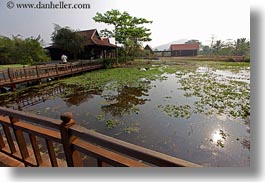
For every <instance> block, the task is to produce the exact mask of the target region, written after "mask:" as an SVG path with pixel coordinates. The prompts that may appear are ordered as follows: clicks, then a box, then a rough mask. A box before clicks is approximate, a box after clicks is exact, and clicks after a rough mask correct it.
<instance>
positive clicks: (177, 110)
mask: <svg viewBox="0 0 265 182" xmlns="http://www.w3.org/2000/svg"><path fill="white" fill-rule="evenodd" d="M190 108H191V107H190V106H189V105H180V106H176V105H166V106H162V105H158V109H159V110H160V111H163V112H165V113H166V114H167V115H169V116H172V117H176V118H186V119H188V118H190V116H191V113H190Z"/></svg>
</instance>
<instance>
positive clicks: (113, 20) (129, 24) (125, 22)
mask: <svg viewBox="0 0 265 182" xmlns="http://www.w3.org/2000/svg"><path fill="white" fill-rule="evenodd" d="M93 19H94V20H95V22H100V23H106V24H108V25H113V26H114V29H113V30H109V29H105V30H102V31H101V33H102V34H103V35H105V36H107V37H109V38H115V42H116V44H122V45H123V46H124V49H125V56H126V57H127V55H129V54H130V52H131V51H132V50H133V49H136V48H137V47H138V46H139V45H140V44H141V43H142V42H147V41H151V40H152V39H151V38H150V35H151V32H150V29H148V28H146V27H144V26H143V24H147V23H152V21H149V20H147V19H145V18H137V17H133V16H131V15H129V13H127V12H120V11H119V10H110V11H107V12H105V13H103V14H102V13H97V14H96V16H95V17H93Z"/></svg>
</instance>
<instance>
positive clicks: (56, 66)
mask: <svg viewBox="0 0 265 182" xmlns="http://www.w3.org/2000/svg"><path fill="white" fill-rule="evenodd" d="M55 68H56V75H57V76H58V75H59V73H58V65H57V64H56V65H55Z"/></svg>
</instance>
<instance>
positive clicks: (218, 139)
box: [210, 129, 229, 148]
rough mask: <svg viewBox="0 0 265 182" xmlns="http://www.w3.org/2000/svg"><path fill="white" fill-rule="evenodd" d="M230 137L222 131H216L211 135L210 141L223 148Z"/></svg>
mask: <svg viewBox="0 0 265 182" xmlns="http://www.w3.org/2000/svg"><path fill="white" fill-rule="evenodd" d="M228 136H229V134H227V133H225V132H224V130H222V129H219V130H215V131H214V132H213V133H212V135H211V139H210V141H211V142H213V143H214V144H216V145H217V146H219V147H222V148H223V147H224V146H225V145H224V144H225V142H226V140H227V137H228Z"/></svg>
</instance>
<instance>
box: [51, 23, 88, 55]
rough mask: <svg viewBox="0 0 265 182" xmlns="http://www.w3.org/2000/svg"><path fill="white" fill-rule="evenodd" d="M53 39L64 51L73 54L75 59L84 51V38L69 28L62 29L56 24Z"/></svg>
mask: <svg viewBox="0 0 265 182" xmlns="http://www.w3.org/2000/svg"><path fill="white" fill-rule="evenodd" d="M51 39H52V41H53V43H54V44H55V45H57V46H58V47H60V48H61V49H62V50H64V51H67V52H69V53H71V54H73V55H74V59H76V58H77V55H78V54H79V53H80V52H81V51H82V50H83V49H84V45H83V43H84V40H85V39H84V37H83V36H82V35H80V34H78V33H76V31H73V30H71V29H70V28H69V27H61V26H59V25H57V24H55V25H54V32H53V33H52V36H51Z"/></svg>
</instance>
